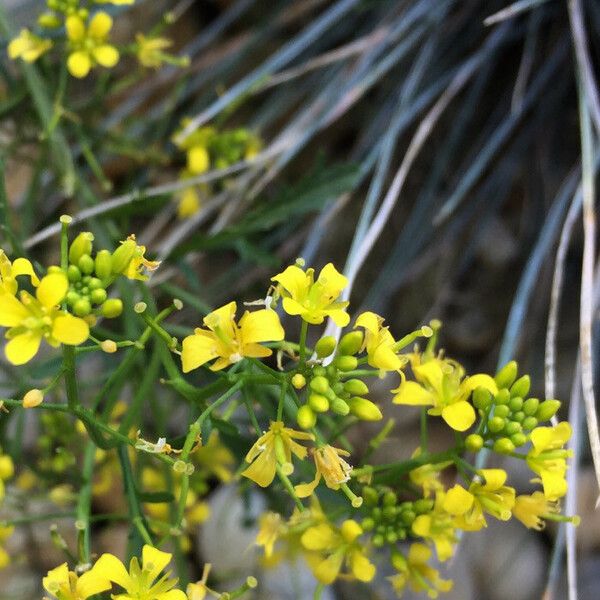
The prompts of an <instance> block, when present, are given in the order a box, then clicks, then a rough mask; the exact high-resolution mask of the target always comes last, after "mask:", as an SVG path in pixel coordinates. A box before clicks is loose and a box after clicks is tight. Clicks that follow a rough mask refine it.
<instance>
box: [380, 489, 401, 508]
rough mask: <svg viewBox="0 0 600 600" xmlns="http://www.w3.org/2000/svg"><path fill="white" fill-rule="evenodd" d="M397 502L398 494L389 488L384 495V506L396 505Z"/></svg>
mask: <svg viewBox="0 0 600 600" xmlns="http://www.w3.org/2000/svg"><path fill="white" fill-rule="evenodd" d="M397 502H398V498H397V497H396V494H395V493H394V492H392V491H391V490H388V491H387V492H386V493H385V494H384V495H383V499H382V503H383V505H384V506H396V504H397Z"/></svg>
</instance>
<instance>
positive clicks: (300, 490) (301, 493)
mask: <svg viewBox="0 0 600 600" xmlns="http://www.w3.org/2000/svg"><path fill="white" fill-rule="evenodd" d="M319 481H321V474H320V473H319V471H317V473H316V475H315V478H314V479H313V480H312V481H311V482H310V483H301V484H299V485H296V486H294V491H295V492H296V496H298V498H308V497H309V496H310V495H311V494H312V493H313V492H314V491H315V488H316V487H317V486H318V485H319Z"/></svg>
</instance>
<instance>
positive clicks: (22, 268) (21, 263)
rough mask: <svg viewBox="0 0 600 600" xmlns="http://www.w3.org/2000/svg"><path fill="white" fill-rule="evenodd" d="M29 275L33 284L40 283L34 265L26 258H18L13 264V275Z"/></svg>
mask: <svg viewBox="0 0 600 600" xmlns="http://www.w3.org/2000/svg"><path fill="white" fill-rule="evenodd" d="M19 275H27V276H29V278H30V279H31V283H32V284H33V285H36V286H37V285H39V283H40V280H39V279H38V276H37V275H36V274H35V271H34V270H33V265H32V264H31V262H29V261H28V260H27V259H26V258H17V259H16V260H15V261H14V262H13V264H12V276H13V277H18V276H19Z"/></svg>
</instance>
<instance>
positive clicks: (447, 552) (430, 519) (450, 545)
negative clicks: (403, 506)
mask: <svg viewBox="0 0 600 600" xmlns="http://www.w3.org/2000/svg"><path fill="white" fill-rule="evenodd" d="M443 503H444V492H438V493H437V495H436V499H435V504H434V507H433V510H432V511H431V512H430V513H428V514H424V515H419V516H418V517H417V518H416V519H415V520H414V521H413V524H412V532H413V534H414V535H418V536H420V537H422V538H424V539H426V540H431V541H432V542H433V544H434V545H435V551H436V553H437V557H438V559H439V560H440V561H442V562H444V561H446V560H448V559H449V558H450V557H451V556H452V554H453V552H454V544H455V543H456V535H455V533H454V530H455V525H454V518H453V517H452V515H450V514H449V513H447V512H446V511H445V510H444V508H443Z"/></svg>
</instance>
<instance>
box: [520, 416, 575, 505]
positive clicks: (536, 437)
mask: <svg viewBox="0 0 600 600" xmlns="http://www.w3.org/2000/svg"><path fill="white" fill-rule="evenodd" d="M570 437H571V425H569V423H568V422H566V421H563V422H562V423H559V424H558V425H556V426H555V427H536V428H535V429H534V430H533V431H532V432H531V443H532V448H531V450H530V451H529V453H528V454H527V464H528V465H529V468H530V469H531V470H532V471H533V472H534V473H537V474H538V475H539V476H540V477H541V480H542V485H543V487H544V495H545V496H546V498H547V499H548V500H557V499H558V498H562V497H563V496H564V495H565V494H566V493H567V481H566V479H565V475H566V472H567V458H569V457H570V456H573V452H572V450H564V449H563V447H564V445H565V444H566V443H567V442H568V441H569V438H570Z"/></svg>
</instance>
